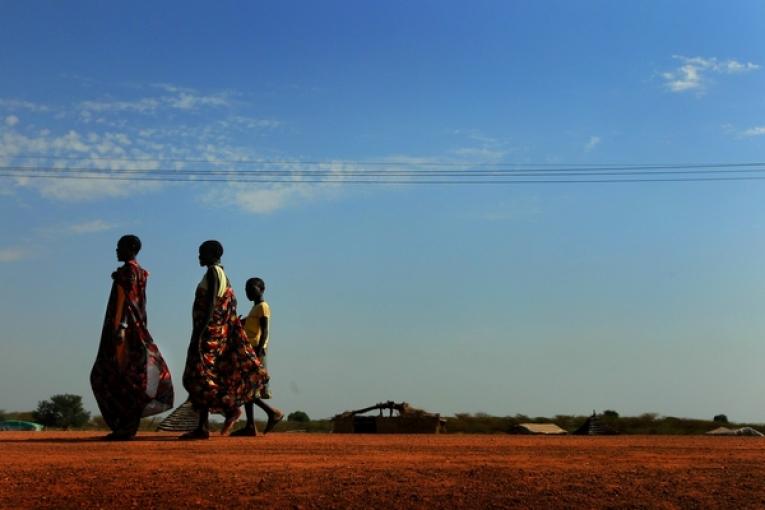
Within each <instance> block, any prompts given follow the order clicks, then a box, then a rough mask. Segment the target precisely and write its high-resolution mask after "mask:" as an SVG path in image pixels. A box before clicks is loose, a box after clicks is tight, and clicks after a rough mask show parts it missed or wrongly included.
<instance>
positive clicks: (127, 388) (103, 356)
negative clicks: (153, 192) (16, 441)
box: [90, 235, 173, 440]
mask: <svg viewBox="0 0 765 510" xmlns="http://www.w3.org/2000/svg"><path fill="white" fill-rule="evenodd" d="M140 250H141V240H140V239H138V237H136V236H134V235H126V236H123V237H121V238H120V240H119V242H118V243H117V260H119V261H120V262H124V265H122V266H121V267H119V268H118V269H117V270H116V271H115V272H114V273H112V279H113V282H112V290H111V293H110V295H109V303H108V305H107V307H106V317H105V319H104V326H103V329H102V330H101V341H100V343H99V346H98V354H97V356H96V362H95V364H94V365H93V370H92V371H91V373H90V384H91V387H92V388H93V394H94V395H95V397H96V402H97V403H98V408H99V409H100V411H101V415H102V416H103V418H104V421H105V422H106V424H107V425H108V426H109V428H111V429H112V433H111V434H109V435H107V436H106V438H105V439H107V440H127V439H132V438H133V437H134V436H135V434H136V432H137V431H138V426H139V424H140V421H141V418H142V417H145V416H151V415H154V414H159V413H162V412H164V411H166V410H168V409H170V408H171V407H173V384H172V380H171V378H170V371H169V370H168V368H167V364H166V363H165V360H164V359H163V358H162V355H161V354H160V352H159V349H158V348H157V345H156V344H155V343H154V340H153V339H152V337H151V334H150V333H149V330H148V329H147V326H146V322H147V319H146V280H147V278H148V276H149V273H148V272H147V271H146V270H144V269H143V268H142V267H141V266H140V265H138V262H137V261H136V259H135V258H136V255H138V252H139V251H140Z"/></svg>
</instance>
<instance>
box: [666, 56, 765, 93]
mask: <svg viewBox="0 0 765 510" xmlns="http://www.w3.org/2000/svg"><path fill="white" fill-rule="evenodd" d="M672 58H674V59H675V60H678V61H680V63H681V65H680V66H678V67H677V68H675V69H674V70H672V71H667V72H664V73H661V77H662V78H663V79H664V86H665V87H666V88H667V89H668V90H670V91H672V92H677V93H682V92H689V91H695V92H697V93H703V92H704V90H705V88H706V86H707V83H708V80H709V74H720V75H723V74H742V73H748V72H751V71H756V70H757V69H759V68H760V66H759V65H758V64H753V63H752V62H739V61H738V60H734V59H728V60H719V59H717V58H715V57H710V58H704V57H685V56H682V55H673V56H672Z"/></svg>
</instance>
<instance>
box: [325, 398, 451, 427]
mask: <svg viewBox="0 0 765 510" xmlns="http://www.w3.org/2000/svg"><path fill="white" fill-rule="evenodd" d="M372 411H378V414H377V415H372V416H368V415H367V416H365V413H369V412H372ZM385 411H388V415H387V416H385ZM394 412H395V413H396V414H395V415H394ZM332 432H334V433H337V434H352V433H357V434H358V433H361V434H364V433H366V434H438V433H441V432H446V420H445V419H444V418H441V415H440V414H438V413H429V412H427V411H423V410H422V409H417V408H415V407H412V406H410V405H409V404H408V403H406V402H401V403H400V404H397V403H395V402H393V401H392V400H388V401H387V402H381V403H379V404H375V405H373V406H369V407H365V408H363V409H357V410H355V411H345V412H343V413H340V414H338V415H336V416H335V417H334V418H332Z"/></svg>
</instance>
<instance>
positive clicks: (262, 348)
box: [256, 317, 268, 357]
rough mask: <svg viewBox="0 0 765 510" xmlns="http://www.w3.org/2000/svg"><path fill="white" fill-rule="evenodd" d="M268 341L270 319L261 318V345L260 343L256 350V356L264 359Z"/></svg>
mask: <svg viewBox="0 0 765 510" xmlns="http://www.w3.org/2000/svg"><path fill="white" fill-rule="evenodd" d="M267 341H268V317H261V318H260V343H258V348H257V350H256V354H257V355H258V357H262V356H263V354H265V352H266V342H267Z"/></svg>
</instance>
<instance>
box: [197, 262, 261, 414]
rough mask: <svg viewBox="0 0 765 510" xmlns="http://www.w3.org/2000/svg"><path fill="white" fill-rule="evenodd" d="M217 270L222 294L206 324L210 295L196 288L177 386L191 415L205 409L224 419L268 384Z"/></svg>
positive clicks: (203, 288) (227, 286)
mask: <svg viewBox="0 0 765 510" xmlns="http://www.w3.org/2000/svg"><path fill="white" fill-rule="evenodd" d="M211 270H215V269H214V268H211ZM217 270H218V274H219V275H223V278H222V279H220V285H223V286H225V288H223V289H221V291H220V292H219V293H218V296H217V297H216V299H215V304H214V308H213V313H212V318H211V319H210V321H209V322H208V317H209V313H208V306H209V305H208V303H209V298H208V297H207V296H208V294H207V293H208V292H210V290H208V289H207V288H206V286H205V285H203V284H200V285H199V286H198V287H197V292H196V298H195V299H194V308H193V310H192V317H193V321H194V331H193V333H192V335H191V341H190V342H189V350H188V355H187V357H186V369H185V370H184V372H183V386H184V387H185V388H186V390H188V392H189V400H191V403H192V405H193V406H194V408H195V409H200V408H205V407H206V408H208V409H209V410H210V411H211V412H215V413H223V414H229V413H230V412H232V411H234V410H235V409H237V408H238V407H239V406H241V405H242V404H244V403H247V402H252V401H253V400H254V399H255V398H259V397H260V396H261V392H262V391H263V386H264V385H265V384H266V383H267V382H268V372H267V371H266V369H265V367H262V366H261V363H260V360H259V359H258V357H257V355H256V354H255V350H254V349H253V348H252V346H251V345H250V342H249V341H247V334H246V333H245V332H244V328H243V327H242V323H241V321H240V320H239V317H238V316H237V313H236V297H235V296H234V291H233V289H232V288H231V284H230V282H229V281H228V278H226V277H225V273H223V271H222V268H220V266H218V269H217ZM224 280H225V281H224ZM202 281H203V282H204V281H205V280H204V279H203V280H202ZM213 291H214V290H213Z"/></svg>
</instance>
